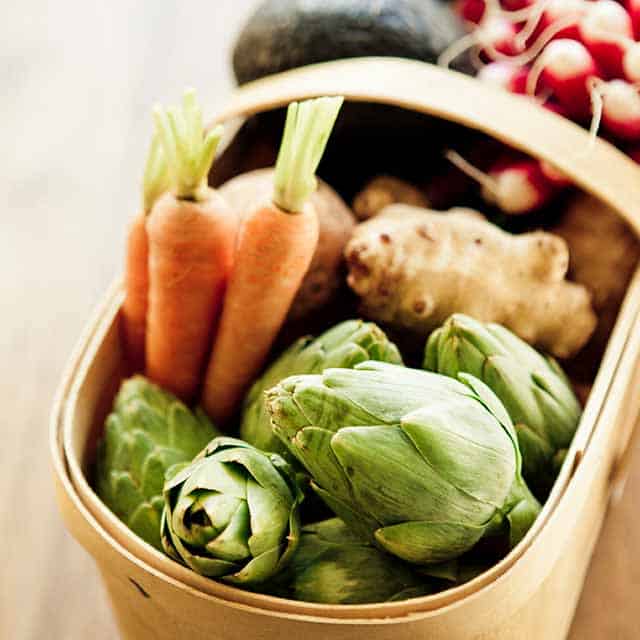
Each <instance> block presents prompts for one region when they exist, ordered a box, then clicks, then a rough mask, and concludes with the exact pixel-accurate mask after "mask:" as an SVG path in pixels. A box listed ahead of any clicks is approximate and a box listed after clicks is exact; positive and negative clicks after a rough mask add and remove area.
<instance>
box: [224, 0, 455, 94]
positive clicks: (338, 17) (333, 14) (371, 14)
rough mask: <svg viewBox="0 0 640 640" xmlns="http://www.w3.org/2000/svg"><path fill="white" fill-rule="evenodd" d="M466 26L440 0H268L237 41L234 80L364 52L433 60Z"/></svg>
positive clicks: (245, 79) (241, 82)
mask: <svg viewBox="0 0 640 640" xmlns="http://www.w3.org/2000/svg"><path fill="white" fill-rule="evenodd" d="M464 33H465V31H464V28H463V25H462V22H461V20H460V18H459V17H458V16H457V15H456V14H455V13H454V11H453V10H452V8H451V7H450V6H449V5H448V4H446V3H443V2H442V1H438V0H306V1H305V2H300V0H266V1H265V2H263V3H262V4H260V5H259V6H258V8H257V9H256V10H255V12H254V13H253V15H252V16H251V17H250V18H249V20H248V22H247V23H246V25H245V27H244V29H243V30H242V31H241V32H240V35H239V37H238V39H237V41H236V44H235V47H234V51H233V70H234V73H235V76H236V80H237V82H238V84H241V85H242V84H245V83H247V82H251V81H252V80H257V79H258V78H262V77H264V76H267V75H271V74H274V73H279V72H281V71H286V70H288V69H294V68H296V67H301V66H304V65H308V64H315V63H318V62H327V61H329V60H339V59H342V58H356V57H362V56H396V57H402V58H412V59H415V60H423V61H425V62H435V61H436V59H437V57H438V55H439V54H440V53H442V51H443V50H444V49H446V48H447V47H448V46H449V45H450V44H451V43H452V42H453V41H455V40H456V39H458V38H460V37H462V36H463V35H464Z"/></svg>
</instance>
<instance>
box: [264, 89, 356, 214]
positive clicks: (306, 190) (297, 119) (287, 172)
mask: <svg viewBox="0 0 640 640" xmlns="http://www.w3.org/2000/svg"><path fill="white" fill-rule="evenodd" d="M343 101H344V98H342V97H335V98H316V99H314V100H306V101H304V102H300V103H298V102H292V103H291V104H290V105H289V108H288V110H287V119H286V122H285V125H284V133H283V134H282V142H281V144H280V151H279V153H278V161H277V162H276V170H275V177H274V194H273V202H274V203H275V204H276V205H277V206H278V207H280V208H281V209H282V210H284V211H287V212H289V213H298V212H300V211H301V210H302V208H303V207H304V203H305V202H306V200H307V199H308V198H309V196H310V195H311V194H312V193H313V192H314V191H315V189H316V186H317V181H316V177H315V173H316V170H317V168H318V165H319V164H320V159H321V158H322V154H323V153H324V150H325V147H326V146H327V141H328V140H329V136H330V135H331V130H332V129H333V125H334V123H335V121H336V118H337V117H338V112H339V111H340V107H341V106H342V103H343Z"/></svg>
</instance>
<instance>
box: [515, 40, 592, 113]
mask: <svg viewBox="0 0 640 640" xmlns="http://www.w3.org/2000/svg"><path fill="white" fill-rule="evenodd" d="M600 75H601V74H600V70H599V68H598V66H597V64H596V62H595V60H594V58H593V56H592V55H591V53H590V52H589V51H588V49H587V48H586V47H585V46H584V45H583V44H581V43H580V42H576V41H575V40H567V39H561V40H554V41H553V42H550V43H549V44H548V45H547V46H546V48H545V49H544V51H543V52H542V53H541V54H540V56H539V57H538V59H537V60H536V62H535V64H534V65H533V67H532V69H531V73H530V74H529V78H528V80H527V93H529V94H530V95H535V93H536V88H537V86H538V81H539V80H540V81H541V84H542V85H543V87H544V88H548V89H550V90H551V91H552V92H553V94H554V96H555V97H556V99H557V100H558V102H560V104H561V105H562V106H563V107H564V108H565V109H566V110H567V114H568V115H569V116H570V117H573V118H577V119H579V120H588V118H589V117H590V116H591V94H590V91H589V86H588V83H589V79H590V78H592V77H600Z"/></svg>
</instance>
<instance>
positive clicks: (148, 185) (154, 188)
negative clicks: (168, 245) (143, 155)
mask: <svg viewBox="0 0 640 640" xmlns="http://www.w3.org/2000/svg"><path fill="white" fill-rule="evenodd" d="M169 187H170V176H169V167H168V166H167V160H166V158H165V154H164V151H163V150H162V143H161V142H160V138H159V136H158V131H157V130H156V131H154V134H153V138H152V139H151V147H150V148H149V154H148V155H147V163H146V164H145V167H144V175H143V179H142V204H143V207H144V211H145V213H149V211H151V208H152V207H153V205H154V203H155V201H156V200H157V199H158V198H159V197H160V196H161V195H162V194H163V193H164V192H165V191H167V190H168V189H169Z"/></svg>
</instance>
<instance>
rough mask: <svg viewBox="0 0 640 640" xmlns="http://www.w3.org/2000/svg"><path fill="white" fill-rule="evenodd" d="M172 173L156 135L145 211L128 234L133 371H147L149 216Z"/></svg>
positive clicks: (126, 312) (126, 323) (128, 347)
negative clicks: (147, 221) (145, 361)
mask: <svg viewBox="0 0 640 640" xmlns="http://www.w3.org/2000/svg"><path fill="white" fill-rule="evenodd" d="M168 179H169V172H168V170H167V163H166V161H165V158H164V154H163V152H162V147H161V145H160V141H159V139H158V136H157V134H154V137H153V140H152V142H151V149H150V150H149V155H148V158H147V165H146V167H145V172H144V180H143V209H142V211H141V212H140V213H139V214H138V215H137V216H136V217H135V218H134V219H133V220H132V221H131V224H130V225H129V230H128V233H127V247H126V259H125V273H124V286H125V298H124V302H123V304H122V314H121V325H120V326H121V329H122V338H123V342H124V349H125V354H126V356H127V361H128V363H129V365H130V366H131V367H132V368H133V370H134V371H143V370H144V360H145V358H144V351H145V349H144V343H145V334H146V326H147V306H148V302H147V301H148V290H149V270H148V266H147V262H148V255H149V242H148V239H147V231H146V217H147V215H148V213H149V211H150V210H151V207H152V206H153V204H154V202H155V201H156V200H157V199H158V197H160V196H161V195H162V194H163V193H164V192H165V191H166V190H167V188H168V187H169V180H168Z"/></svg>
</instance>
